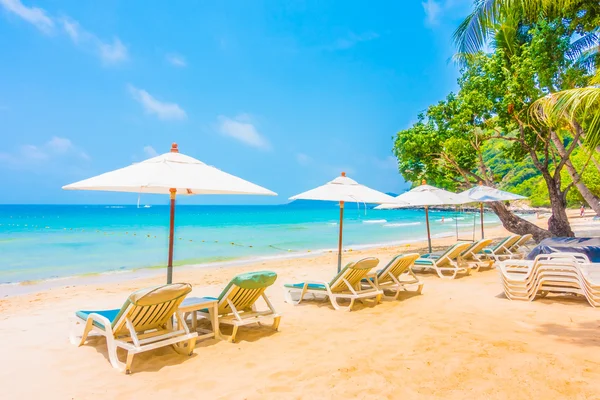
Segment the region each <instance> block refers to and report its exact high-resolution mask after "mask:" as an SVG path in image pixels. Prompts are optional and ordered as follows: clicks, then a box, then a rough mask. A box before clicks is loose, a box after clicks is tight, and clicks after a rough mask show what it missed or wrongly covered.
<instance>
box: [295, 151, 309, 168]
mask: <svg viewBox="0 0 600 400" xmlns="http://www.w3.org/2000/svg"><path fill="white" fill-rule="evenodd" d="M296 161H298V164H300V165H308V164H310V163H311V162H312V157H310V156H309V155H306V154H304V153H298V154H296Z"/></svg>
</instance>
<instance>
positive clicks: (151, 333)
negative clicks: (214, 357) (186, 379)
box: [70, 283, 198, 374]
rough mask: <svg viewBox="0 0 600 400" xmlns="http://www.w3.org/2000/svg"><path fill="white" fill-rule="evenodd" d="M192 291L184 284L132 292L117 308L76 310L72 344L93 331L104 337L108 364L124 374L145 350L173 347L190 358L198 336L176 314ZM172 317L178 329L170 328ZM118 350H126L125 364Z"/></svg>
mask: <svg viewBox="0 0 600 400" xmlns="http://www.w3.org/2000/svg"><path fill="white" fill-rule="evenodd" d="M191 291H192V287H191V285H190V284H187V283H174V284H170V285H162V286H155V287H151V288H147V289H142V290H139V291H137V292H134V293H132V294H131V295H130V296H129V297H128V298H127V300H126V301H125V304H123V306H122V307H121V308H120V309H114V310H101V311H77V312H76V313H75V316H74V317H73V318H74V321H73V325H72V328H71V334H70V339H71V342H72V343H73V344H78V345H79V346H81V345H83V344H84V343H85V341H86V339H87V337H88V335H89V334H90V333H91V332H92V331H93V332H95V333H98V334H100V335H101V336H104V337H105V338H106V345H107V348H108V359H109V360H110V363H111V365H112V366H113V367H114V368H117V369H118V370H120V371H124V372H125V373H126V374H129V373H131V363H132V362H133V356H134V355H136V354H138V353H142V352H144V351H148V350H154V349H157V348H160V347H164V346H169V345H173V348H174V349H175V350H176V351H177V352H178V353H182V354H188V355H190V356H191V355H192V353H193V351H194V346H195V345H196V337H197V336H198V334H197V333H196V332H190V331H189V329H188V327H187V325H186V324H185V323H184V320H183V317H182V315H181V312H179V311H178V308H179V305H180V304H181V302H182V301H183V299H184V298H185V296H186V295H187V294H188V293H189V292H191ZM173 316H175V317H176V318H177V321H178V322H179V323H178V324H177V326H174V325H173ZM81 324H84V328H83V334H82V335H81V337H78V336H76V332H75V331H76V330H77V329H78V328H77V327H78V326H79V325H81ZM183 342H187V346H186V345H185V344H186V343H183ZM119 347H120V348H122V349H124V350H126V351H127V361H126V362H125V363H123V362H121V361H120V360H119V358H118V356H117V348H119Z"/></svg>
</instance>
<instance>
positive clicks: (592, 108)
mask: <svg viewBox="0 0 600 400" xmlns="http://www.w3.org/2000/svg"><path fill="white" fill-rule="evenodd" d="M598 81H600V72H597V74H596V76H595V77H594V79H593V80H592V82H598ZM599 110H600V87H598V86H587V87H584V88H578V89H569V90H563V91H561V92H557V93H553V94H550V95H548V96H546V97H543V98H541V99H538V100H536V101H535V102H534V103H533V104H532V106H531V109H530V112H531V114H532V116H533V117H534V118H536V119H537V120H538V121H540V122H542V123H544V124H547V125H548V126H551V127H556V126H558V125H559V124H560V123H561V121H569V122H578V123H579V124H580V125H581V124H583V123H584V124H585V144H586V146H588V147H589V148H591V149H594V148H596V146H599V145H600V112H599Z"/></svg>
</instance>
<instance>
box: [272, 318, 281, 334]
mask: <svg viewBox="0 0 600 400" xmlns="http://www.w3.org/2000/svg"><path fill="white" fill-rule="evenodd" d="M279 321H281V317H275V318H273V325H272V327H273V329H275V330H276V331H278V330H279Z"/></svg>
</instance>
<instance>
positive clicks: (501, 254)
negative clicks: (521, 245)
mask: <svg viewBox="0 0 600 400" xmlns="http://www.w3.org/2000/svg"><path fill="white" fill-rule="evenodd" d="M519 239H521V236H520V235H510V236H507V237H505V238H504V239H502V240H501V241H500V242H499V243H498V244H496V245H495V246H492V247H488V248H486V249H483V251H482V253H483V254H484V255H487V256H488V257H491V258H493V259H494V260H495V261H502V260H506V259H515V258H517V259H518V258H523V257H524V254H522V253H518V252H517V251H516V249H514V246H515V244H516V243H517V242H518V241H519Z"/></svg>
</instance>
